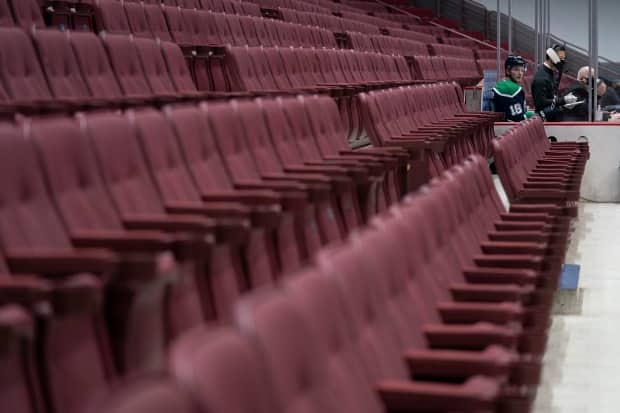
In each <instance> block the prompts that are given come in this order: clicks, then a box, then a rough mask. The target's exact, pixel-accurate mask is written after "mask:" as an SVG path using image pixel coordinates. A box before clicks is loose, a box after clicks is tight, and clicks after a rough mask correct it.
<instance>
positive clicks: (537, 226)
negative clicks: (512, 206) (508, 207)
mask: <svg viewBox="0 0 620 413" xmlns="http://www.w3.org/2000/svg"><path fill="white" fill-rule="evenodd" d="M494 225H495V229H497V230H498V231H542V230H544V229H545V225H546V223H545V222H543V221H530V222H518V221H495V222H494Z"/></svg>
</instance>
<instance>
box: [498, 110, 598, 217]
mask: <svg viewBox="0 0 620 413" xmlns="http://www.w3.org/2000/svg"><path fill="white" fill-rule="evenodd" d="M493 148H494V155H495V163H496V165H497V173H498V175H499V177H500V179H501V181H502V185H503V187H504V188H505V190H506V195H507V196H508V199H509V200H510V201H511V202H529V203H540V202H547V203H556V204H559V205H561V206H565V207H567V213H568V214H571V215H575V214H576V213H577V207H576V205H575V203H576V201H578V200H579V189H580V187H581V178H582V176H583V173H584V170H585V164H586V161H587V159H588V157H589V151H588V144H587V142H557V143H551V142H549V140H548V139H547V135H546V133H545V129H544V127H543V122H542V119H540V118H538V117H536V118H532V119H530V120H528V121H527V122H523V123H520V124H519V125H517V126H516V127H514V128H512V129H510V130H508V131H507V132H506V133H504V134H503V135H502V136H500V137H499V138H498V139H497V140H496V141H494V142H493Z"/></svg>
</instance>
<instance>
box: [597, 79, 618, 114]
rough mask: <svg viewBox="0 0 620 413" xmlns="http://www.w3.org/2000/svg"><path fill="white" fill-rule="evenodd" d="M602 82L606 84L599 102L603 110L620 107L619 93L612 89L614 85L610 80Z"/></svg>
mask: <svg viewBox="0 0 620 413" xmlns="http://www.w3.org/2000/svg"><path fill="white" fill-rule="evenodd" d="M601 80H602V81H603V82H604V84H605V90H604V93H603V95H602V97H601V99H600V102H599V104H600V105H601V108H603V109H605V107H607V106H616V105H620V96H618V92H616V90H615V89H614V88H613V87H612V83H611V82H610V81H609V80H608V79H604V78H601ZM599 88H600V87H599Z"/></svg>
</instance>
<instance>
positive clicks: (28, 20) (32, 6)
mask: <svg viewBox="0 0 620 413" xmlns="http://www.w3.org/2000/svg"><path fill="white" fill-rule="evenodd" d="M13 26H19V27H22V28H24V29H30V28H31V27H32V26H36V27H40V28H43V27H45V22H44V21H43V16H42V14H41V8H40V6H39V4H38V3H37V0H0V27H13Z"/></svg>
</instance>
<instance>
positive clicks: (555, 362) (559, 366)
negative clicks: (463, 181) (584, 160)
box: [494, 176, 620, 413]
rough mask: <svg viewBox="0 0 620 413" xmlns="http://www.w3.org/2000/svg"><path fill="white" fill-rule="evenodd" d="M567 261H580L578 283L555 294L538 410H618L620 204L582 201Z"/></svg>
mask: <svg viewBox="0 0 620 413" xmlns="http://www.w3.org/2000/svg"><path fill="white" fill-rule="evenodd" d="M494 178H495V183H496V187H497V190H498V192H499V194H500V197H501V198H502V200H503V201H504V202H505V203H506V204H508V201H507V199H506V197H505V195H504V191H503V188H502V187H501V184H500V183H499V180H498V179H497V177H496V176H495V177H494ZM566 263H569V264H579V265H580V266H581V270H580V276H579V285H578V289H577V290H559V291H558V293H557V294H556V298H555V303H554V310H553V324H552V327H551V331H550V335H549V342H548V344H547V351H546V353H545V358H544V371H543V379H542V384H541V386H540V388H539V390H538V395H537V398H536V402H535V405H534V409H533V413H586V412H587V413H590V412H591V413H618V412H620V204H599V203H591V202H581V203H580V206H579V218H578V219H577V220H576V221H575V222H574V232H573V234H572V237H571V243H570V246H569V249H568V252H567V254H566Z"/></svg>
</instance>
